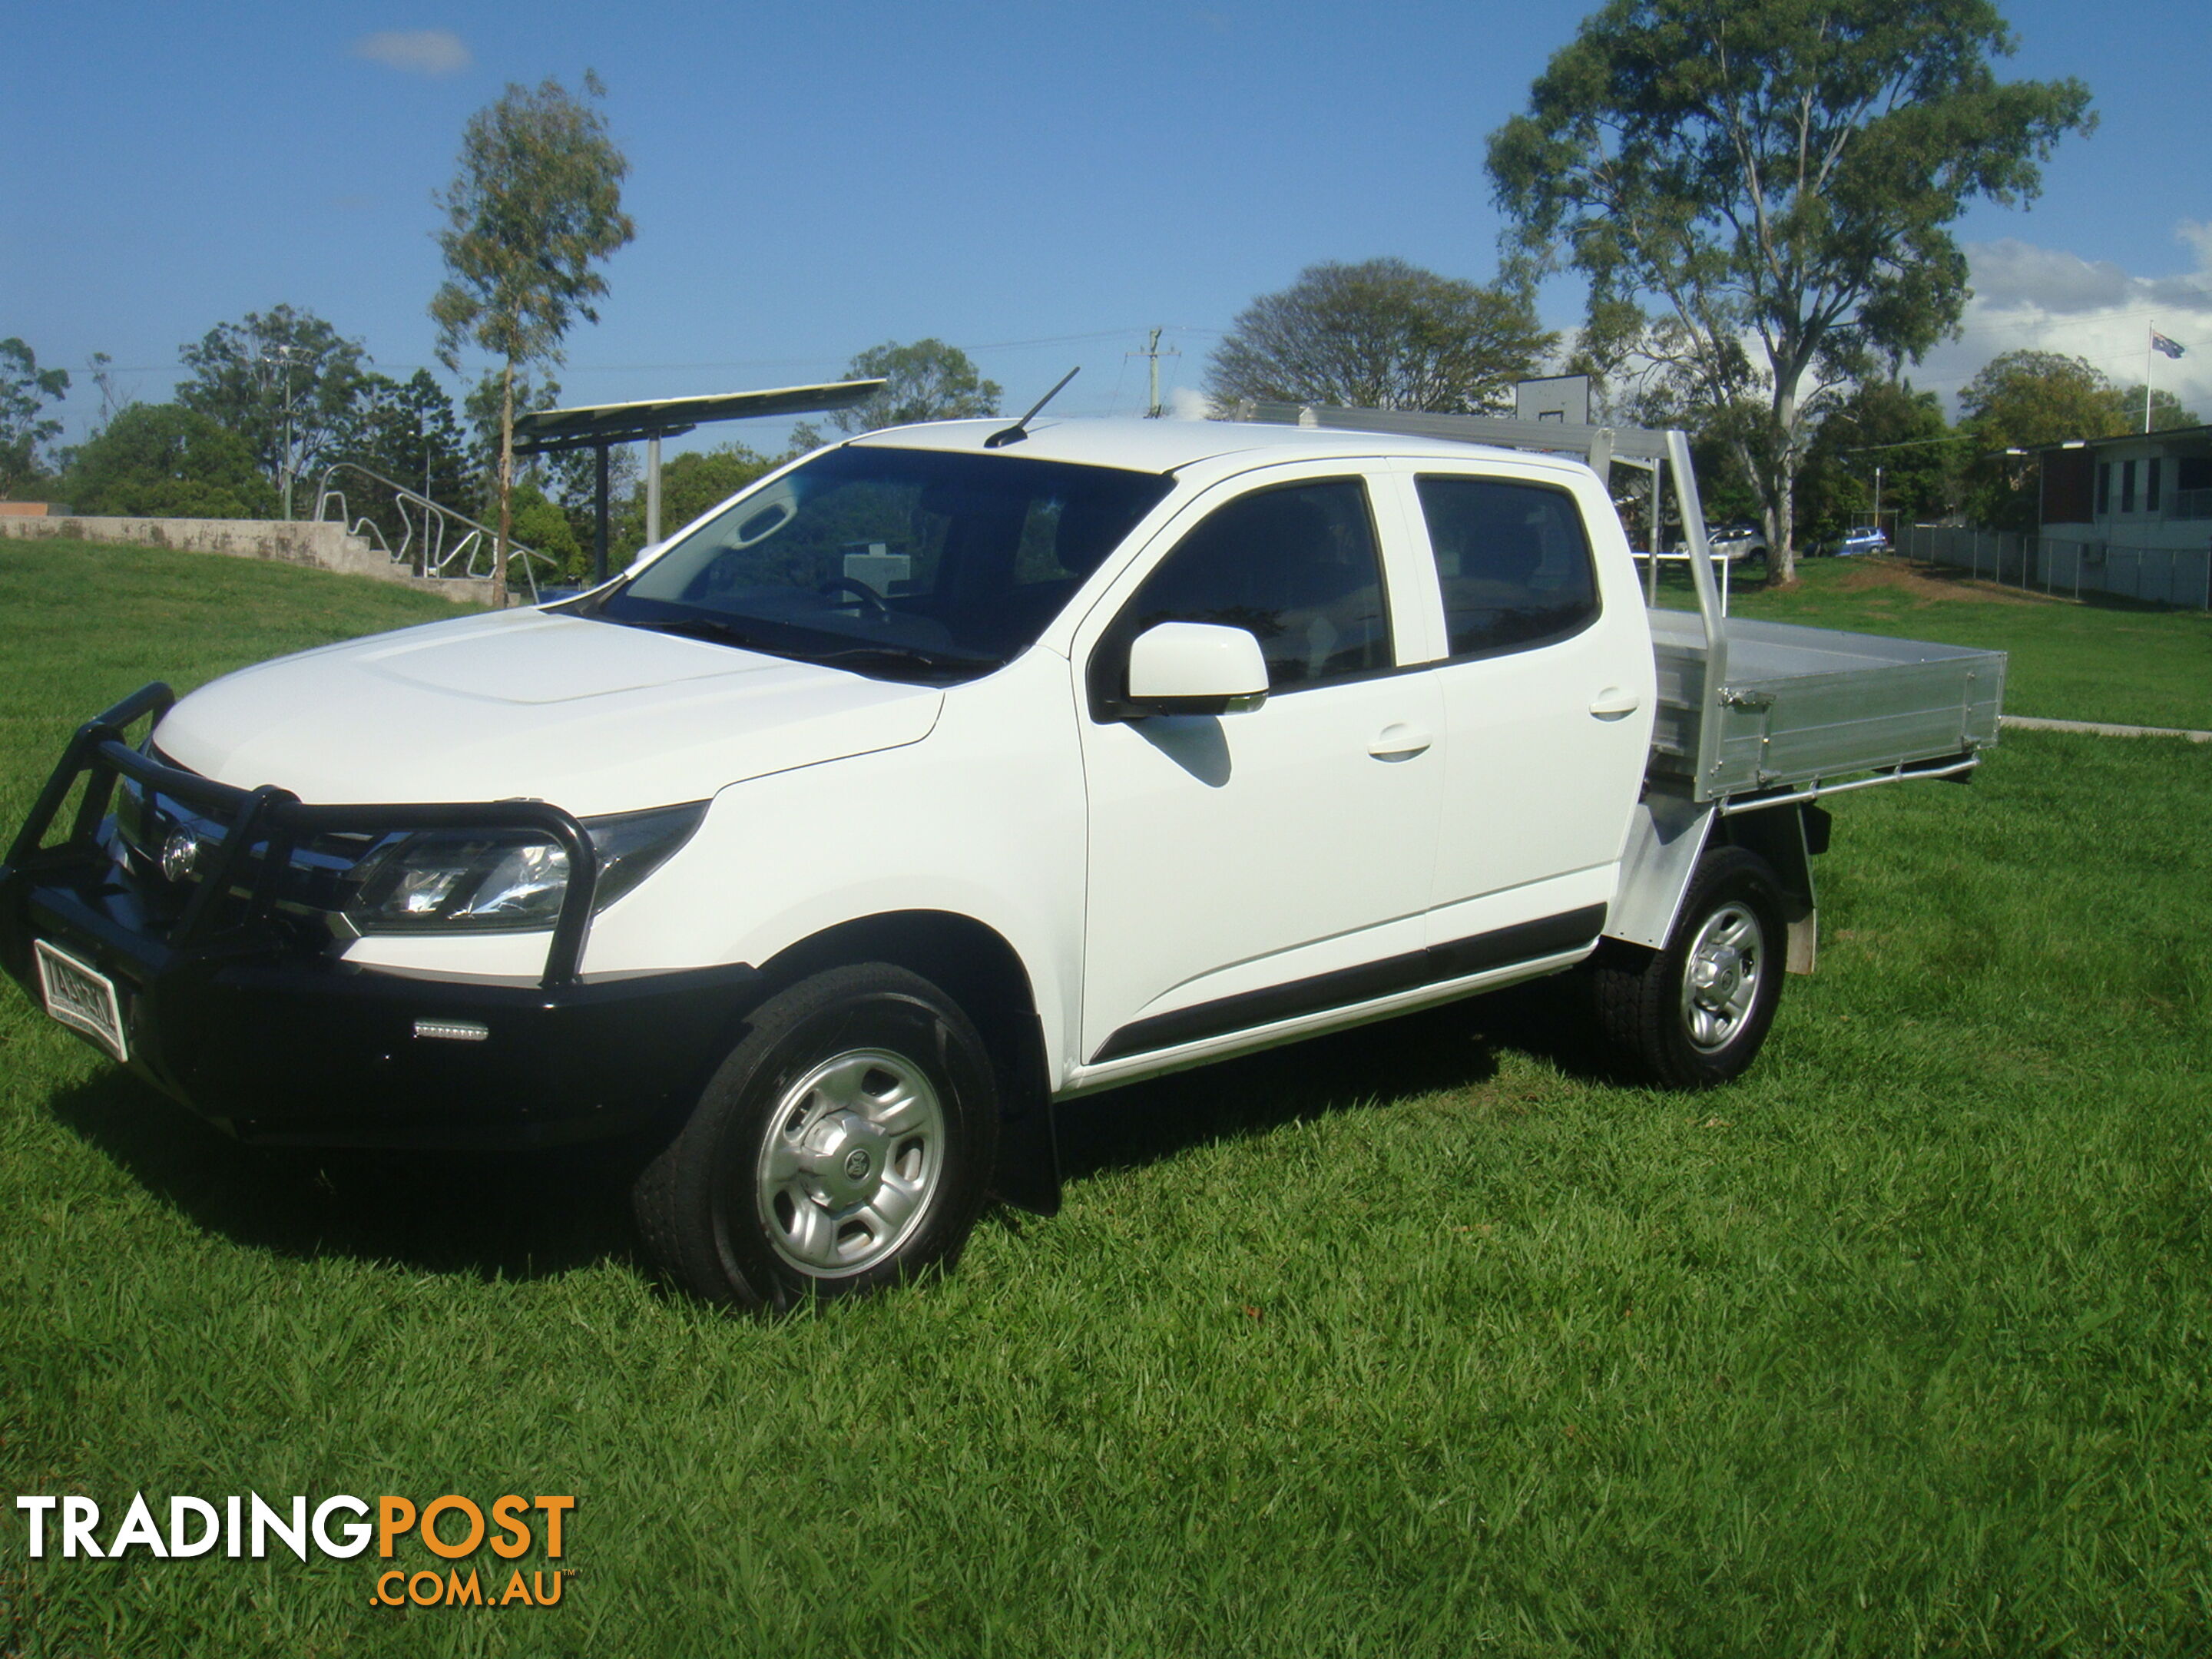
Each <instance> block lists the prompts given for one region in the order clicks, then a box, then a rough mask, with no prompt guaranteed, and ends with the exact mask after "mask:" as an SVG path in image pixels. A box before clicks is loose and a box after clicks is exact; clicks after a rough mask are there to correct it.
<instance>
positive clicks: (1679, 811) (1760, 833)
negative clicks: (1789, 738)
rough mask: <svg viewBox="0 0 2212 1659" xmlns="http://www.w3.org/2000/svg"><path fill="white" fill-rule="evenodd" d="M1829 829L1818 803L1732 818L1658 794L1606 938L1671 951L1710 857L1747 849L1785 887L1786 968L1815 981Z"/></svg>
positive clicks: (1640, 822) (1643, 812) (1632, 844)
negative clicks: (1817, 877)
mask: <svg viewBox="0 0 2212 1659" xmlns="http://www.w3.org/2000/svg"><path fill="white" fill-rule="evenodd" d="M1828 825H1829V820H1828V814H1827V813H1826V811H1823V810H1822V809H1821V808H1820V807H1819V806H1818V805H1814V804H1813V803H1812V802H1810V801H1792V802H1790V803H1789V804H1787V805H1777V806H1770V807H1766V808H1765V809H1763V810H1760V811H1747V812H1733V813H1730V812H1723V811H1720V810H1719V809H1718V807H1717V805H1713V804H1711V803H1706V804H1703V805H1700V804H1699V803H1696V802H1693V801H1692V800H1691V799H1689V798H1688V797H1687V796H1686V795H1683V794H1677V793H1666V792H1662V791H1659V790H1656V789H1655V790H1652V791H1650V792H1648V793H1646V795H1645V797H1644V799H1643V800H1641V801H1639V802H1638V803H1637V808H1636V817H1635V820H1634V822H1633V823H1632V824H1631V825H1630V828H1629V836H1628V845H1627V848H1626V854H1625V855H1624V857H1623V858H1622V860H1621V880H1620V894H1619V896H1617V897H1616V898H1615V900H1614V902H1613V907H1612V909H1611V912H1610V914H1609V915H1607V920H1606V929H1605V936H1606V937H1607V939H1618V940H1620V941H1622V942H1623V943H1626V944H1629V945H1642V946H1644V948H1645V949H1647V950H1651V951H1657V950H1662V949H1664V948H1665V946H1666V944H1667V941H1668V939H1670V938H1671V937H1673V934H1674V923H1675V921H1676V919H1677V918H1678V917H1679V916H1680V914H1681V909H1682V900H1683V897H1684V896H1685V895H1686V893H1687V892H1688V891H1689V889H1690V883H1691V880H1692V878H1694V877H1695V875H1696V874H1697V870H1698V862H1699V860H1700V859H1701V858H1703V857H1704V855H1705V849H1706V848H1708V847H1740V848H1742V849H1743V850H1744V851H1746V852H1747V853H1756V854H1758V855H1759V857H1760V858H1761V859H1764V860H1765V861H1766V864H1767V866H1768V867H1769V868H1770V869H1771V870H1772V871H1773V872H1774V878H1775V880H1776V881H1777V882H1778V884H1780V886H1781V889H1782V897H1783V905H1784V921H1786V922H1787V923H1788V927H1789V941H1788V949H1787V951H1786V952H1785V961H1784V967H1785V968H1786V969H1787V970H1788V971H1789V972H1790V973H1792V974H1809V973H1811V972H1812V971H1813V969H1814V966H1815V964H1816V963H1817V960H1818V957H1819V940H1820V927H1819V920H1820V910H1819V905H1818V902H1817V900H1816V896H1815V893H1814V883H1813V859H1814V855H1815V854H1820V853H1824V852H1826V850H1827V847H1828Z"/></svg>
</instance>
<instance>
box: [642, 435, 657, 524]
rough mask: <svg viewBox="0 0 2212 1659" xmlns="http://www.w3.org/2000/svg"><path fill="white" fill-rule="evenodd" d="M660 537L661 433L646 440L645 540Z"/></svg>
mask: <svg viewBox="0 0 2212 1659" xmlns="http://www.w3.org/2000/svg"><path fill="white" fill-rule="evenodd" d="M659 539H660V435H659V433H655V434H654V435H653V436H652V437H650V438H647V440H646V441H645V541H646V545H647V546H648V547H650V546H651V545H653V544H654V543H655V542H657V541H659Z"/></svg>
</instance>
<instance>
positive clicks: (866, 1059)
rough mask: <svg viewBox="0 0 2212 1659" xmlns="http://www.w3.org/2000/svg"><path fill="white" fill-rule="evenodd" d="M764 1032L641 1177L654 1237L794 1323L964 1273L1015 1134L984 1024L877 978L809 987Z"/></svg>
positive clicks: (732, 1300) (713, 1290)
mask: <svg viewBox="0 0 2212 1659" xmlns="http://www.w3.org/2000/svg"><path fill="white" fill-rule="evenodd" d="M749 1026H750V1029H749V1030H748V1032H747V1034H746V1036H744V1039H743V1040H742V1041H741V1042H738V1045H737V1046H736V1047H735V1048H732V1050H731V1051H730V1054H729V1056H728V1058H727V1059H726V1060H724V1061H723V1062H722V1065H721V1066H720V1069H719V1070H718V1071H717V1072H716V1073H715V1074H714V1080H713V1081H712V1082H710V1083H709V1084H708V1085H707V1089H706V1092H705V1093H704V1094H703V1095H702V1096H701V1097H700V1100H699V1103H698V1105H697V1106H696V1108H695V1109H693V1111H692V1114H691V1117H690V1121H688V1122H687V1123H686V1124H685V1125H684V1127H683V1129H682V1131H681V1132H680V1133H678V1135H677V1136H676V1138H675V1139H673V1140H672V1141H671V1142H670V1143H669V1145H668V1146H667V1147H666V1148H665V1150H664V1151H662V1152H661V1153H660V1154H659V1157H657V1158H654V1159H653V1162H652V1163H651V1164H648V1165H647V1167H646V1169H645V1170H644V1171H643V1173H642V1174H641V1175H640V1176H639V1177H638V1181H637V1184H636V1187H635V1194H634V1196H635V1207H636V1211H637V1218H638V1225H639V1226H640V1228H641V1230H642V1231H643V1232H644V1234H645V1237H646V1239H647V1243H649V1244H650V1245H651V1246H652V1248H653V1253H654V1254H655V1255H657V1256H658V1257H659V1259H660V1261H661V1263H662V1265H663V1266H664V1267H665V1269H666V1270H667V1271H668V1273H669V1274H670V1275H671V1278H672V1279H674V1280H675V1282H676V1283H677V1284H678V1285H681V1286H682V1287H683V1288H684V1289H685V1290H688V1291H691V1292H692V1293H693V1294H694V1295H696V1296H699V1297H703V1298H704V1299H706V1300H708V1301H709V1302H715V1303H720V1304H726V1305H731V1306H738V1307H748V1308H764V1309H775V1310H782V1309H787V1308H789V1307H792V1306H793V1305H795V1304H799V1303H801V1302H804V1301H805V1300H807V1299H809V1298H811V1297H827V1296H845V1295H850V1294H853V1293H854V1292H858V1291H871V1290H874V1289H877V1288H878V1287H880V1286H883V1285H890V1284H894V1283H897V1282H900V1281H902V1280H904V1279H908V1278H910V1277H912V1276H913V1275H914V1274H915V1273H918V1272H920V1271H921V1269H923V1268H924V1267H931V1266H937V1267H950V1266H951V1264H952V1262H953V1261H954V1260H955V1258H957V1256H958V1255H959V1253H960V1247H961V1245H962V1244H963V1243H964V1242H965V1241H966V1239H967V1236H968V1231H969V1228H970V1227H971V1226H972V1225H974V1223H975V1216H976V1212H978V1211H979V1210H980V1209H981V1206H982V1202H983V1195H984V1193H985V1190H986V1188H987V1184H988V1182H989V1178H990V1172H991V1159H992V1153H993V1148H994V1145H995V1141H996V1137H997V1130H998V1100H997V1097H996V1094H995V1093H994V1090H993V1087H992V1081H991V1064H990V1060H989V1057H988V1055H987V1054H986V1053H985V1051H984V1048H983V1043H982V1039H981V1037H980V1036H978V1035H977V1034H976V1031H975V1027H974V1026H973V1025H971V1024H969V1021H968V1019H967V1018H966V1016H964V1015H963V1013H962V1012H960V1010H959V1009H958V1008H957V1006H955V1005H954V1004H953V1003H952V1001H951V999H949V998H948V997H946V996H945V994H944V993H943V992H942V991H940V990H939V989H938V988H937V987H935V986H934V985H932V984H931V983H930V982H929V981H927V980H925V979H923V978H921V976H919V975H915V974H911V973H908V971H906V970H905V969H901V968H894V967H890V966H889V965H887V964H884V963H866V964H861V965H858V966H854V967H848V968H840V969H832V970H830V971H829V972H827V973H823V974H819V975H815V976H814V977H812V978H811V979H806V980H803V981H800V982H799V983H798V984H797V985H794V986H793V987H790V988H788V989H787V990H785V991H783V992H781V993H780V994H777V995H776V996H775V997H772V998H770V999H769V1000H768V1001H767V1002H765V1003H763V1005H762V1006H761V1007H760V1008H759V1009H758V1010H757V1012H755V1014H754V1015H753V1017H752V1018H751V1019H750V1022H749Z"/></svg>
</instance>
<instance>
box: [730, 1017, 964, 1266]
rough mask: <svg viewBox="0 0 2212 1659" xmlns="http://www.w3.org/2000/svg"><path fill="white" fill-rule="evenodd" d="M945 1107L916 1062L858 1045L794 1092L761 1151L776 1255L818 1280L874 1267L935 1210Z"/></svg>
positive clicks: (761, 1178) (765, 1218) (763, 1197)
mask: <svg viewBox="0 0 2212 1659" xmlns="http://www.w3.org/2000/svg"><path fill="white" fill-rule="evenodd" d="M944 1148H945V1109H944V1108H943V1107H942V1106H941V1105H940V1104H939V1102H938V1098H937V1091H936V1090H935V1089H934V1088H933V1087H932V1086H931V1085H930V1081H929V1079H928V1078H927V1076H925V1075H924V1074H923V1073H921V1071H920V1070H919V1069H918V1068H916V1067H915V1065H914V1064H913V1062H911V1061H910V1060H906V1059H905V1058H903V1057H902V1056H901V1055H898V1054H890V1053H888V1052H887V1051H885V1050H884V1049H880V1048H854V1049H851V1050H849V1051H848V1052H847V1053H844V1054H837V1055H834V1056H832V1057H831V1058H830V1059H828V1060H823V1062H822V1063H821V1064H820V1065H819V1066H816V1067H815V1068H814V1069H813V1070H812V1071H811V1072H809V1073H807V1074H806V1075H805V1077H803V1078H801V1079H799V1081H798V1082H796V1083H794V1084H793V1085H792V1086H791V1087H790V1089H789V1090H787V1091H786V1092H785V1094H784V1097H783V1098H782V1099H781V1101H780V1102H778V1103H777V1104H776V1109H775V1114H774V1115H773V1116H771V1117H770V1118H769V1130H768V1136H767V1139H765V1141H764V1142H763V1145H762V1146H761V1154H760V1168H759V1170H758V1171H757V1175H758V1179H757V1181H756V1182H755V1185H754V1191H755V1192H756V1194H757V1195H758V1202H759V1205H760V1219H761V1225H763V1227H765V1228H766V1229H767V1230H768V1237H769V1243H772V1244H774V1245H775V1251H776V1254H777V1255H780V1256H781V1257H782V1258H783V1259H784V1260H785V1261H788V1262H789V1263H790V1264H791V1265H792V1266H793V1267H797V1268H798V1269H799V1271H800V1272H802V1273H811V1274H813V1275H815V1276H816V1277H817V1278H823V1277H837V1276H841V1275H842V1274H846V1273H860V1272H862V1271H864V1270H865V1269H866V1268H869V1267H873V1266H875V1264H876V1263H877V1262H878V1261H882V1260H883V1259H884V1257H885V1256H887V1255H890V1254H891V1252H893V1251H894V1250H896V1249H898V1247H899V1246H900V1245H902V1244H903V1243H905V1242H906V1241H907V1239H908V1237H911V1236H912V1235H913V1233H914V1231H915V1228H917V1227H919V1226H920V1225H921V1222H922V1218H923V1217H924V1216H925V1215H927V1213H928V1210H929V1204H930V1200H931V1199H932V1197H933V1196H934V1195H935V1194H936V1191H937V1182H938V1176H939V1171H940V1170H941V1169H942V1167H943V1164H944Z"/></svg>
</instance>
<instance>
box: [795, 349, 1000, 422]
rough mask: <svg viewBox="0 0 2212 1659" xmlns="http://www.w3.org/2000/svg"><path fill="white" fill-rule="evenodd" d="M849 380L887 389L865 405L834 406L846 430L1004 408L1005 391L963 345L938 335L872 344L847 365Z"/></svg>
mask: <svg viewBox="0 0 2212 1659" xmlns="http://www.w3.org/2000/svg"><path fill="white" fill-rule="evenodd" d="M845 378H846V379H847V380H881V381H883V382H884V387H883V390H882V391H880V392H877V393H876V394H875V395H874V396H873V397H872V398H869V399H868V400H867V402H866V403H864V404H854V405H853V406H852V407H851V408H849V409H839V410H832V411H830V414H829V424H830V425H832V426H834V427H836V428H837V429H838V430H839V431H840V432H873V431H874V430H876V429H877V428H878V427H886V426H906V425H908V424H910V423H912V422H915V421H963V420H970V419H974V418H977V417H980V416H986V415H996V414H997V413H998V412H999V399H1000V398H1001V397H1003V396H1005V395H1006V394H1005V393H1004V392H1003V391H1002V390H1001V389H1000V386H999V383H998V382H997V381H996V380H985V379H984V378H983V376H982V374H981V373H980V372H979V371H978V370H977V369H976V368H975V362H974V361H973V360H972V359H971V358H969V356H968V354H967V353H966V352H964V351H963V350H962V349H960V348H959V347H958V346H956V345H947V344H946V343H945V342H944V341H942V340H939V339H935V338H931V339H927V340H912V341H908V342H907V343H904V344H901V343H899V342H898V341H896V340H886V341H884V343H882V344H881V345H879V346H870V347H869V348H868V349H866V351H863V352H861V353H860V355H859V356H856V357H854V359H853V361H852V362H849V363H847V364H846V365H845Z"/></svg>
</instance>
